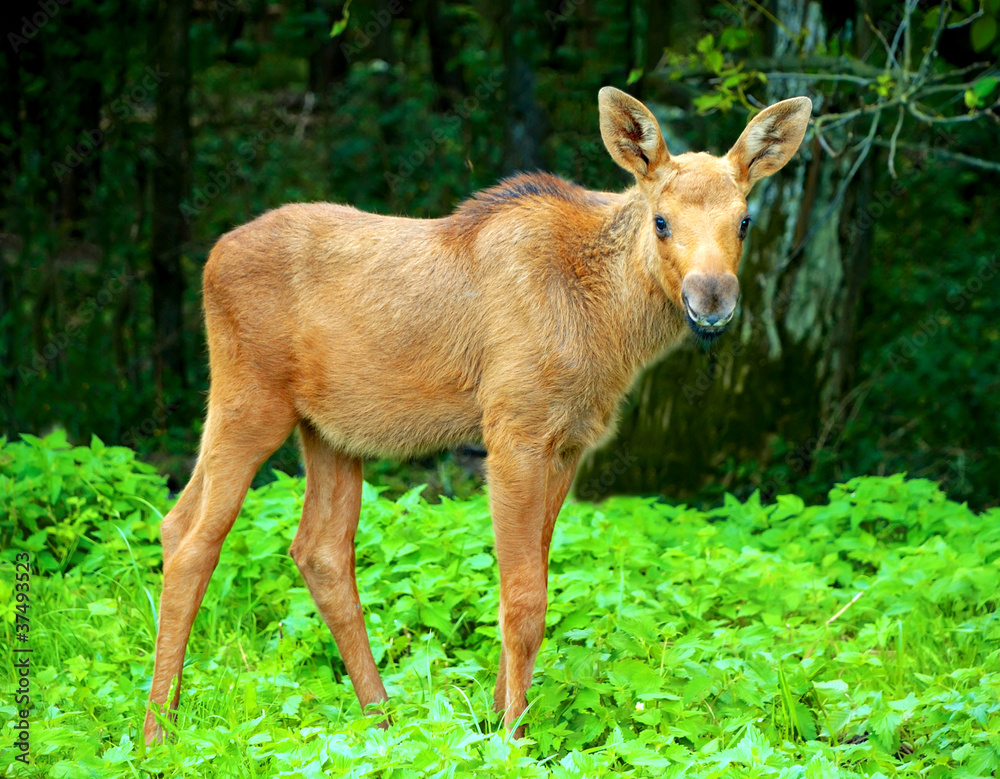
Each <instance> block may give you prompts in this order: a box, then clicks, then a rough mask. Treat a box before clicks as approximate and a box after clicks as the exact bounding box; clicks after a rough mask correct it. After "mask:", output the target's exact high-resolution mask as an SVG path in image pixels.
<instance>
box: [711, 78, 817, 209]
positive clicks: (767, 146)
mask: <svg viewBox="0 0 1000 779" xmlns="http://www.w3.org/2000/svg"><path fill="white" fill-rule="evenodd" d="M811 114H812V101H811V100H810V99H809V98H808V97H793V98H791V99H790V100H782V101H781V102H780V103H775V104H774V105H772V106H768V107H767V108H765V109H764V110H763V111H761V112H760V113H759V114H757V116H755V117H754V118H753V119H752V120H751V121H750V123H749V124H748V125H747V126H746V129H745V130H744V131H743V134H742V135H741V136H740V138H739V140H738V141H736V143H735V144H733V148H732V149H730V150H729V153H728V154H727V155H726V158H727V159H728V160H729V161H730V162H732V164H733V167H734V168H735V169H736V180H737V181H738V182H739V183H740V184H741V185H742V186H743V190H744V192H746V191H749V189H750V187H752V186H753V185H754V183H756V182H757V181H759V180H760V179H762V178H767V177H768V176H770V175H772V174H774V173H777V172H778V171H779V170H781V169H782V168H783V167H785V163H787V162H788V161H789V160H790V159H791V158H792V155H793V154H795V152H796V150H798V148H799V144H801V143H802V137H803V136H804V135H805V132H806V125H808V124H809V116H810V115H811Z"/></svg>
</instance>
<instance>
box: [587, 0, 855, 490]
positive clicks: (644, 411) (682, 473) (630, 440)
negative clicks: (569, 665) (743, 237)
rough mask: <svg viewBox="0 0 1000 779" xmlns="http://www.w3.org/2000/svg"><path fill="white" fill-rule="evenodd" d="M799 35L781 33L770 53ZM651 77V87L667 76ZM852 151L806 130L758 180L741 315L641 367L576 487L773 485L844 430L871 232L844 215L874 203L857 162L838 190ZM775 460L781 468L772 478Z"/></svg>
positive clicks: (795, 15)
mask: <svg viewBox="0 0 1000 779" xmlns="http://www.w3.org/2000/svg"><path fill="white" fill-rule="evenodd" d="M778 6H779V9H778V18H780V19H782V20H783V21H784V22H785V23H786V24H787V25H788V26H789V27H790V28H791V29H792V30H793V31H794V30H796V29H802V28H803V27H805V28H807V29H810V30H813V31H817V30H820V28H821V26H822V20H821V19H820V18H819V13H818V11H819V8H818V5H817V4H815V3H811V4H807V3H806V2H805V0H780V2H779V3H778ZM819 34H822V33H821V32H820V33H819ZM790 47H791V42H790V41H789V40H788V38H787V37H785V35H784V33H782V32H781V31H779V33H778V34H777V35H776V38H775V41H774V48H775V52H774V53H775V55H776V56H782V55H784V54H786V53H787V52H788V51H789V49H790ZM650 81H651V82H652V83H649V84H647V90H648V93H652V92H654V91H655V90H656V89H657V86H656V85H657V84H658V83H659V82H658V81H657V80H656V79H655V78H654V79H651V80H650ZM667 86H669V85H667ZM804 93H805V85H804V84H797V83H795V82H793V81H789V80H780V81H779V80H775V81H772V82H771V86H770V87H769V93H768V94H767V96H766V97H767V100H768V102H775V101H777V100H780V99H783V98H785V97H791V96H792V95H795V94H804ZM815 108H816V109H817V110H818V109H819V108H820V106H819V105H816V106H815ZM733 140H735V138H734V139H733ZM852 162H853V160H848V159H845V158H844V157H840V158H838V159H831V158H829V157H827V156H825V155H824V154H823V153H822V150H821V149H820V147H819V145H818V144H816V143H809V142H807V143H805V144H803V147H802V149H800V151H799V153H798V154H797V155H796V156H795V157H794V158H793V160H792V162H790V163H789V164H788V166H787V167H785V168H784V169H783V170H781V171H780V172H779V173H777V174H776V175H775V176H774V177H773V178H772V179H768V180H765V181H764V182H761V183H759V184H758V185H757V187H756V188H755V189H754V191H753V192H752V193H751V197H750V202H749V211H750V213H751V215H752V216H753V219H754V222H755V226H754V228H753V229H752V230H751V236H750V238H749V239H748V241H747V244H748V245H747V249H746V252H745V255H744V258H743V261H742V264H741V269H740V274H739V275H740V286H741V291H742V302H741V314H740V316H739V317H738V318H737V320H736V321H735V322H734V323H733V325H731V326H730V331H729V332H728V333H726V335H725V336H723V338H722V339H720V341H719V342H717V343H716V344H714V345H713V346H712V347H711V348H709V349H705V348H703V347H701V346H700V345H698V344H696V343H695V342H694V339H693V338H692V339H691V340H690V341H689V342H687V343H685V344H684V345H683V346H681V347H680V348H678V349H677V350H675V351H674V352H672V353H671V354H670V355H668V356H667V358H666V359H664V360H663V361H662V362H660V363H659V364H657V365H655V366H653V367H652V368H650V369H649V370H648V371H647V372H646V373H645V374H644V375H643V376H642V377H641V378H640V379H639V381H638V382H637V385H636V389H635V391H634V393H633V395H632V397H631V398H630V400H629V401H628V405H627V406H626V408H625V409H623V414H622V422H621V425H620V428H619V432H618V434H617V436H616V437H615V438H614V439H613V440H612V441H611V442H610V443H609V444H608V445H607V446H605V447H604V448H602V449H600V450H598V451H595V452H593V453H591V454H590V455H589V456H588V457H587V458H586V459H585V460H584V462H583V464H582V466H581V469H580V473H579V476H578V478H577V482H576V493H577V494H578V495H579V496H580V497H581V498H583V499H595V498H599V497H603V496H605V495H608V494H611V493H619V492H638V493H646V494H660V495H663V496H669V497H671V498H689V497H691V496H692V495H694V494H695V493H698V492H700V491H702V490H703V489H704V488H705V487H706V486H707V485H709V484H711V485H712V486H714V487H717V488H724V489H727V490H730V491H738V492H747V491H749V490H750V489H752V488H756V487H760V488H761V490H762V492H763V493H764V494H765V496H769V495H773V494H775V493H777V492H782V491H784V488H785V486H786V485H787V484H788V483H790V482H791V481H792V480H793V479H795V478H799V477H802V476H805V475H806V474H807V473H808V471H809V468H810V464H811V459H812V455H813V452H814V451H815V450H816V448H817V445H819V444H821V443H822V442H823V440H825V439H828V438H829V435H830V433H831V432H832V433H833V434H834V435H835V434H836V432H837V428H836V422H835V420H836V419H837V418H838V417H839V416H840V415H841V414H842V408H841V406H840V404H841V399H842V398H843V397H844V396H845V392H846V390H847V388H848V385H849V383H850V381H851V380H852V370H853V363H854V354H853V350H852V343H853V324H854V319H855V315H854V311H855V308H856V306H857V301H858V297H859V291H860V289H861V285H862V283H863V280H864V278H865V275H866V272H867V266H868V262H867V257H868V243H867V242H868V240H869V231H860V234H859V231H856V230H849V229H847V227H848V226H849V225H850V224H851V223H852V221H853V219H855V218H856V215H857V214H859V213H861V212H862V211H863V209H864V208H865V207H866V202H867V201H866V198H867V192H866V191H865V187H870V185H871V176H870V171H869V173H865V169H864V167H862V174H863V175H862V177H861V181H855V182H854V184H853V185H852V186H853V191H854V195H853V196H852V197H850V198H845V199H843V200H842V201H838V199H837V197H838V193H839V190H840V189H841V186H842V184H843V182H844V179H845V177H846V176H847V174H848V170H849V168H850V166H851V163H852ZM868 162H869V164H870V162H871V158H870V157H869V160H868ZM779 443H780V444H781V445H779V446H775V445H776V444H779ZM767 466H780V467H778V468H775V469H774V470H772V471H771V474H772V475H771V476H769V477H768V478H767V479H764V478H762V476H761V474H762V473H763V472H764V471H765V469H766V467H767Z"/></svg>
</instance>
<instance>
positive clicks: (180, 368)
mask: <svg viewBox="0 0 1000 779" xmlns="http://www.w3.org/2000/svg"><path fill="white" fill-rule="evenodd" d="M190 22H191V0H159V2H158V3H157V8H156V23H155V25H154V28H153V46H152V49H153V51H154V52H155V57H154V60H153V61H154V62H155V63H157V64H158V65H159V66H160V67H161V68H162V70H163V73H164V75H163V77H162V81H161V82H160V85H159V88H158V89H157V92H156V119H155V122H154V127H153V134H154V141H153V142H154V146H155V149H154V152H155V153H154V157H153V165H152V184H153V207H152V246H151V251H152V270H153V273H152V287H153V324H154V329H155V350H154V351H155V357H156V361H155V366H156V367H155V370H156V386H157V391H158V393H159V394H160V395H161V397H162V390H163V378H164V376H165V375H169V374H172V375H174V376H176V377H177V378H178V379H180V381H181V383H182V385H185V386H186V383H187V382H186V374H185V360H184V337H183V322H184V319H183V301H184V286H185V285H184V275H183V271H182V268H181V254H182V250H183V246H184V244H185V242H186V241H187V239H188V234H189V233H188V225H187V222H186V221H185V218H184V215H183V214H182V213H181V205H182V203H183V201H184V198H185V197H186V196H187V194H188V187H189V183H190V170H191V122H190V118H191V109H190V104H189V93H190V89H191V65H190V57H189V46H188V28H189V27H190Z"/></svg>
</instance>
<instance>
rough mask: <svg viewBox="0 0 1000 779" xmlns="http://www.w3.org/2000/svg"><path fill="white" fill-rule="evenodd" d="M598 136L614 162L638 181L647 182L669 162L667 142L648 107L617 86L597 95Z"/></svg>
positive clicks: (606, 88) (607, 88)
mask: <svg viewBox="0 0 1000 779" xmlns="http://www.w3.org/2000/svg"><path fill="white" fill-rule="evenodd" d="M597 105H598V106H599V107H600V110H601V137H602V138H603V139H604V145H605V146H606V147H607V149H608V152H609V153H610V154H611V156H612V157H613V158H614V161H615V162H617V163H618V164H619V165H621V166H622V167H623V168H625V170H627V171H628V172H629V173H632V174H634V175H635V177H636V179H638V180H639V181H640V182H642V181H650V180H652V178H653V177H654V175H655V173H656V171H657V170H659V169H662V167H663V166H664V164H665V163H667V162H669V161H670V154H669V153H668V152H667V144H666V143H665V142H664V141H663V135H662V133H660V125H659V124H657V122H656V117H654V116H653V115H652V114H651V113H650V111H649V109H648V108H646V106H644V105H643V104H642V103H640V102H639V101H638V100H636V99H635V98H634V97H632V96H631V95H626V94H625V93H624V92H622V91H621V90H620V89H615V88H614V87H604V88H603V89H602V90H601V91H600V92H599V93H598V96H597Z"/></svg>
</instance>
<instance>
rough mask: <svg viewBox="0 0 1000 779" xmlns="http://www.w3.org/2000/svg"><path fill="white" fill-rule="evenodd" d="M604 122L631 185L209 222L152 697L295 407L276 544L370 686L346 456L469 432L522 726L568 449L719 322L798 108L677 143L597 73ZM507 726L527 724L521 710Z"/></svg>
mask: <svg viewBox="0 0 1000 779" xmlns="http://www.w3.org/2000/svg"><path fill="white" fill-rule="evenodd" d="M598 102H599V108H600V129H601V135H602V137H603V139H604V143H605V145H606V147H607V149H608V151H609V153H610V154H611V156H612V157H613V158H614V160H615V161H616V162H617V163H618V164H619V165H621V166H622V167H623V168H625V169H626V170H628V171H629V172H631V173H632V174H633V175H634V176H635V180H636V183H635V186H633V187H632V188H630V189H628V190H626V191H625V192H623V193H607V192H593V191H589V190H586V189H584V188H582V187H579V186H576V185H574V184H570V183H567V182H565V181H563V180H561V179H559V178H557V177H555V176H551V175H548V174H530V175H520V176H516V177H514V178H511V179H507V180H505V181H503V182H501V183H500V184H498V185H497V186H495V187H493V188H491V189H488V190H485V191H483V192H480V193H477V194H476V195H475V196H474V197H473V198H472V199H470V200H468V201H466V202H465V203H463V204H462V205H461V206H459V208H458V209H457V210H456V211H455V213H453V214H452V215H450V216H448V217H445V218H442V219H429V220H418V219H406V218H400V217H389V216H377V215H373V214H367V213H364V212H361V211H358V210H356V209H353V208H350V207H346V206H339V205H330V204H300V205H289V206H285V207H283V208H279V209H277V210H275V211H271V212H269V213H267V214H265V215H263V216H261V217H260V218H258V219H256V220H254V221H253V222H250V223H248V224H246V225H244V226H242V227H239V228H237V229H236V230H233V231H232V232H230V233H228V234H227V235H225V236H223V237H222V238H221V239H220V240H219V242H218V243H217V245H216V246H215V248H214V249H213V251H212V253H211V256H210V258H209V261H208V263H207V265H206V267H205V272H204V302H205V322H206V329H207V332H208V343H209V357H210V367H211V389H210V394H209V403H208V414H207V418H206V422H205V429H204V434H203V439H202V445H201V452H200V455H199V459H198V463H197V465H196V466H195V469H194V473H193V474H192V477H191V481H190V482H189V484H188V486H187V488H186V489H185V490H184V493H183V495H182V496H181V499H180V500H179V501H178V502H177V504H176V505H175V506H174V508H173V509H172V510H171V511H170V513H169V514H168V515H167V517H166V518H165V519H164V522H163V527H162V536H163V550H164V583H163V593H162V597H161V606H160V625H159V633H158V636H157V644H156V664H155V669H154V673H153V682H152V687H151V690H150V696H149V699H150V704H151V706H150V711H149V712H148V713H147V717H146V724H145V735H146V740H147V742H152V741H156V740H160V739H161V738H162V735H163V734H162V729H161V726H160V724H159V723H158V722H157V721H156V719H155V717H154V715H153V709H154V708H155V705H163V704H165V703H167V697H168V694H169V690H170V688H171V685H172V684H174V683H175V680H176V681H177V682H178V683H177V684H176V685H175V689H176V690H177V693H175V695H174V697H173V700H172V701H171V702H170V708H175V707H176V705H177V701H178V695H179V688H180V685H179V679H180V674H181V667H182V665H183V659H184V653H185V648H186V645H187V640H188V637H189V634H190V631H191V625H192V622H193V620H194V616H195V614H196V612H197V610H198V608H199V606H200V603H201V600H202V598H203V596H204V592H205V587H206V586H207V583H208V580H209V578H210V577H211V574H212V571H213V570H214V568H215V566H216V564H217V562H218V556H219V549H220V547H221V544H222V541H223V539H224V538H225V536H226V534H227V533H228V532H229V530H230V529H231V527H232V524H233V522H234V520H235V518H236V515H237V513H238V511H239V508H240V505H241V503H242V501H243V498H244V496H245V494H246V491H247V489H248V487H249V485H250V481H251V479H252V478H253V475H254V473H255V472H256V470H257V468H258V467H259V466H260V464H261V463H262V462H263V461H264V460H265V459H266V458H267V457H268V455H270V454H271V452H273V451H274V449H276V448H277V447H278V446H280V445H281V443H282V442H283V441H284V440H285V438H287V436H288V435H289V433H290V432H291V431H292V430H293V429H295V428H296V427H298V430H299V433H300V438H301V443H302V451H303V457H304V460H305V466H306V497H305V505H304V509H303V514H302V521H301V523H300V525H299V530H298V533H297V535H296V537H295V541H294V542H293V544H292V548H291V554H292V556H293V557H294V559H295V562H296V564H297V565H298V567H299V568H300V570H301V572H302V574H303V577H304V578H305V580H306V583H307V584H308V586H309V589H310V591H311V593H312V595H313V597H314V599H315V600H316V604H317V606H318V608H319V611H320V613H321V614H322V616H323V619H324V620H325V621H326V623H327V625H328V626H329V628H330V630H331V631H332V633H333V636H334V638H335V639H336V642H337V646H338V648H339V650H340V652H341V654H342V655H343V658H344V662H345V665H346V666H347V670H348V673H349V674H350V676H351V680H352V682H353V684H354V689H355V692H356V693H357V696H358V699H359V700H360V702H361V704H362V705H367V704H371V703H378V702H379V701H383V700H385V698H386V694H385V688H384V687H383V685H382V681H381V678H380V676H379V673H378V670H377V668H376V666H375V662H374V660H373V658H372V654H371V650H370V648H369V645H368V638H367V634H366V631H365V625H364V618H363V615H362V611H361V607H360V601H359V597H358V591H357V587H356V584H355V577H354V533H355V529H356V527H357V523H358V519H359V512H360V496H361V460H362V458H364V457H367V456H376V455H378V456H397V457H402V456H410V455H413V454H416V453H421V452H427V451H432V450H435V449H440V448H442V447H445V446H448V445H450V444H454V443H459V442H468V441H475V440H479V441H482V442H483V443H484V444H485V445H486V448H487V451H488V452H489V455H488V458H487V467H488V480H489V486H490V505H491V513H492V517H493V525H494V529H495V535H496V549H497V558H498V562H499V566H500V626H501V635H502V649H501V658H500V666H499V673H498V678H497V684H496V690H495V699H494V700H495V707H496V709H497V710H498V711H499V710H503V711H504V712H505V714H504V721H505V723H506V724H507V725H508V726H515V724H516V723H517V722H518V720H519V717H520V716H521V714H522V713H523V711H524V709H525V705H526V700H525V693H526V690H527V688H528V686H529V684H530V681H531V674H532V669H533V667H534V662H535V656H536V654H537V652H538V648H539V645H540V644H541V641H542V636H543V631H544V619H545V610H546V605H547V593H546V589H547V588H546V579H547V560H548V548H549V541H550V539H551V536H552V528H553V524H554V522H555V519H556V515H557V514H558V512H559V508H560V507H561V505H562V503H563V500H564V499H565V496H566V493H567V491H568V489H569V486H570V484H571V483H572V480H573V475H574V474H575V471H576V465H577V462H578V460H579V457H580V455H581V454H582V452H583V451H584V450H586V449H587V448H588V447H590V446H593V445H594V444H595V443H597V441H598V440H600V438H601V437H602V436H603V435H605V434H606V432H607V431H608V430H609V428H610V426H611V424H612V422H613V417H614V414H615V410H616V408H617V406H618V404H619V403H620V401H621V398H622V395H623V394H624V393H625V392H626V390H627V389H628V387H629V385H630V384H631V382H632V380H633V378H634V377H635V375H636V373H637V371H638V370H639V369H640V368H641V367H642V366H643V365H644V364H646V363H648V362H649V361H651V360H653V359H655V358H656V357H657V356H658V355H660V354H662V353H663V352H664V351H665V350H666V349H667V348H669V347H670V346H671V345H672V344H673V343H675V342H676V341H677V340H678V339H679V338H680V337H682V335H683V334H684V333H685V332H686V331H687V330H691V331H693V332H694V333H695V334H696V335H697V336H698V337H700V338H702V339H712V338H715V337H717V336H718V335H719V334H720V333H722V332H723V330H724V329H725V328H726V326H727V324H728V323H729V322H730V320H731V319H732V317H733V315H734V313H735V310H736V304H737V302H738V298H739V285H738V282H737V279H736V271H737V269H738V267H739V262H740V255H741V251H742V242H743V239H744V238H745V237H746V233H747V229H748V227H749V224H750V217H749V214H748V213H747V210H746V208H747V207H746V194H747V192H748V191H749V190H750V188H751V186H752V185H753V184H754V182H755V181H757V180H758V179H761V178H764V177H766V176H770V175H771V174H773V173H774V172H776V171H777V170H779V169H780V168H781V167H782V166H783V165H785V163H786V162H787V161H788V160H789V159H790V158H791V156H792V155H793V154H794V153H795V151H796V149H797V148H798V147H799V144H800V143H801V141H802V137H803V134H804V132H805V128H806V125H807V123H808V120H809V116H810V113H811V103H810V101H809V100H808V98H794V99H792V100H786V101H783V102H781V103H778V104H776V105H773V106H771V107H769V108H767V109H765V110H764V111H762V112H761V113H760V114H758V115H757V116H756V117H755V118H754V119H753V120H752V121H751V122H750V123H749V124H748V126H747V128H746V129H745V130H744V132H743V134H742V135H741V136H740V138H739V139H738V140H737V142H736V144H735V145H734V146H733V148H732V149H731V150H730V151H729V153H728V154H727V155H726V156H724V157H714V156H711V155H709V154H703V153H695V154H683V155H678V156H671V155H670V154H669V152H668V151H667V148H666V145H665V143H664V141H663V136H662V135H661V133H660V130H659V127H658V125H657V123H656V120H655V119H654V117H653V115H652V114H651V113H650V112H649V111H648V109H646V107H645V106H643V105H642V104H641V103H640V102H638V101H637V100H635V99H634V98H632V97H629V96H628V95H626V94H625V93H623V92H620V91H618V90H616V89H613V88H611V87H605V88H604V89H602V90H601V92H600V96H599V101H598ZM517 732H518V733H520V732H521V728H520V727H518V728H517Z"/></svg>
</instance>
